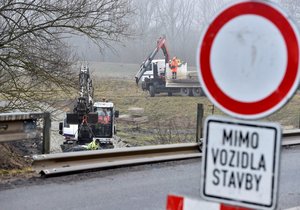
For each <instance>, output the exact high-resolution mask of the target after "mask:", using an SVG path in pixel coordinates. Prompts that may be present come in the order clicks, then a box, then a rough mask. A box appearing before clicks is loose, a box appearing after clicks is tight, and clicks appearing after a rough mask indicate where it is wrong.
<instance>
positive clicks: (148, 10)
mask: <svg viewBox="0 0 300 210" xmlns="http://www.w3.org/2000/svg"><path fill="white" fill-rule="evenodd" d="M271 1H272V2H276V3H279V5H280V6H282V7H283V8H284V9H286V10H287V11H288V12H289V13H290V14H291V15H292V16H293V18H294V19H295V21H296V22H297V23H299V21H300V14H299V11H300V10H299V8H300V1H295V0H271ZM231 2H234V1H232V0H209V1H208V0H188V1H187V0H151V1H149V0H133V1H132V6H133V8H134V11H135V12H134V14H132V15H131V20H130V21H129V22H130V36H129V37H128V38H125V39H122V40H121V41H120V42H110V43H109V44H110V47H108V46H101V50H100V49H99V48H98V46H96V45H95V44H94V43H93V42H92V41H89V40H88V39H86V38H84V37H73V38H72V39H69V41H68V42H69V43H70V45H71V46H73V47H74V49H75V51H76V53H77V55H78V56H79V57H80V58H81V59H82V60H87V61H96V62H117V63H134V64H141V63H142V61H143V60H144V59H145V58H146V57H147V56H148V55H149V54H150V53H151V51H152V50H153V49H154V48H155V46H156V41H157V39H158V38H159V37H160V36H163V35H165V36H166V45H167V48H168V50H169V54H170V56H177V57H179V58H181V59H182V60H184V61H187V62H188V63H189V66H195V58H196V51H197V45H198V42H199V39H200V36H201V32H202V30H203V29H204V28H205V27H206V26H207V24H209V21H210V19H211V18H212V17H213V16H214V15H215V14H216V13H217V12H218V11H220V10H221V9H222V8H223V7H224V6H225V5H227V4H229V3H231ZM157 57H160V58H162V57H163V55H162V53H161V52H159V53H158V55H157Z"/></svg>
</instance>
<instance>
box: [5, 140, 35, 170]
mask: <svg viewBox="0 0 300 210" xmlns="http://www.w3.org/2000/svg"><path fill="white" fill-rule="evenodd" d="M21 153H22V152H20V151H19V149H17V148H16V147H15V146H13V145H10V144H0V169H5V170H7V169H22V168H24V167H28V166H30V164H31V163H30V160H29V158H25V157H24V156H23V155H22V154H21Z"/></svg>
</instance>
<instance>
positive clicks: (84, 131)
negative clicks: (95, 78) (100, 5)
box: [59, 66, 119, 151]
mask: <svg viewBox="0 0 300 210" xmlns="http://www.w3.org/2000/svg"><path fill="white" fill-rule="evenodd" d="M118 116H119V112H118V111H115V109H114V104H113V103H112V102H108V101H105V100H103V101H101V102H94V89H93V84H92V79H91V77H90V72H89V68H88V67H87V66H83V67H81V69H80V73H79V97H78V99H77V102H76V104H75V106H74V109H73V112H71V113H67V114H66V118H65V119H64V122H62V123H60V125H59V133H60V134H61V135H63V136H64V142H63V144H62V145H61V148H62V150H63V151H73V150H74V148H76V150H82V149H85V148H86V145H87V144H89V143H90V142H92V141H93V140H97V142H99V143H100V148H112V147H113V139H114V135H115V134H116V128H115V126H116V125H115V118H117V117H118Z"/></svg>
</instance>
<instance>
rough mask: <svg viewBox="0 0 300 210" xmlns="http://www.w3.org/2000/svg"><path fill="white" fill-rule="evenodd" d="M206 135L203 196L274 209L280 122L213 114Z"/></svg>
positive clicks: (253, 206)
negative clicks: (239, 118) (246, 119)
mask: <svg viewBox="0 0 300 210" xmlns="http://www.w3.org/2000/svg"><path fill="white" fill-rule="evenodd" d="M204 135H205V136H204V160H203V164H202V174H201V177H202V187H201V196H202V197H203V198H205V199H208V200H212V201H218V202H223V203H228V204H233V205H239V206H242V207H248V208H256V209H274V208H275V207H276V203H277V185H278V170H279V158H280V157H279V155H280V146H281V128H280V125H279V124H277V123H269V122H268V123H266V122H249V121H240V120H235V119H228V118H223V117H217V116H210V117H208V118H207V119H206V121H205V126H204Z"/></svg>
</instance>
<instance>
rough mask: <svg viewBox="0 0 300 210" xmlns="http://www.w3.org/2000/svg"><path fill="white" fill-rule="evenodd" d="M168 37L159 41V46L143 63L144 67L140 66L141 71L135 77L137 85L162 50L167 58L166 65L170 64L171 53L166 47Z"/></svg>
mask: <svg viewBox="0 0 300 210" xmlns="http://www.w3.org/2000/svg"><path fill="white" fill-rule="evenodd" d="M165 42H166V37H165V36H163V37H160V38H159V39H158V41H157V45H156V47H155V49H154V50H153V51H152V53H151V54H150V55H149V56H148V57H147V58H146V60H145V61H144V62H143V63H142V65H141V66H140V69H139V71H138V72H137V74H136V75H135V81H136V84H138V83H139V81H140V79H141V78H142V76H143V74H144V73H145V71H146V70H147V68H148V67H149V65H150V64H151V61H152V60H153V59H154V57H155V56H156V54H157V53H158V51H159V50H160V49H162V51H163V54H164V56H165V61H166V63H168V62H169V53H168V50H167V47H166V44H165Z"/></svg>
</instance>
